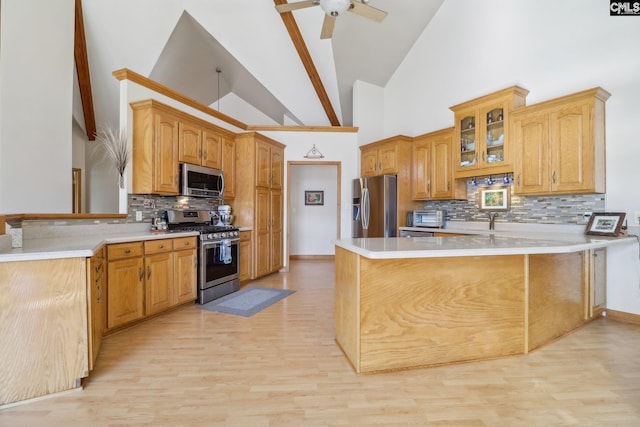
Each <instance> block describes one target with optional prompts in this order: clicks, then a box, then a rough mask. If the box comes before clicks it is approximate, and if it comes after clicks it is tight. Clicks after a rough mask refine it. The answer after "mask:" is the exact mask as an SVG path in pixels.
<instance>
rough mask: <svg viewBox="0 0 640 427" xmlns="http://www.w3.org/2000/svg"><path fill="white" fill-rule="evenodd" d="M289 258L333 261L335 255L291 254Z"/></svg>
mask: <svg viewBox="0 0 640 427" xmlns="http://www.w3.org/2000/svg"><path fill="white" fill-rule="evenodd" d="M289 259H295V260H305V261H333V260H334V259H335V256H334V255H289Z"/></svg>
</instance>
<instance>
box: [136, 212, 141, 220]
mask: <svg viewBox="0 0 640 427" xmlns="http://www.w3.org/2000/svg"><path fill="white" fill-rule="evenodd" d="M136 221H142V211H136Z"/></svg>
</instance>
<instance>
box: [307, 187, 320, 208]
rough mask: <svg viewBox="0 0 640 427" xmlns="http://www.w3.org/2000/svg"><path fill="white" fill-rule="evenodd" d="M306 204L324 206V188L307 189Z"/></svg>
mask: <svg viewBox="0 0 640 427" xmlns="http://www.w3.org/2000/svg"><path fill="white" fill-rule="evenodd" d="M304 204H305V205H306V206H322V205H324V191H322V190H305V192H304Z"/></svg>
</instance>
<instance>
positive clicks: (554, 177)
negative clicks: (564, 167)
mask: <svg viewBox="0 0 640 427" xmlns="http://www.w3.org/2000/svg"><path fill="white" fill-rule="evenodd" d="M551 179H552V180H553V183H554V184H555V183H556V171H553V176H552V177H551Z"/></svg>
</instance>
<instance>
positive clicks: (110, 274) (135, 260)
mask: <svg viewBox="0 0 640 427" xmlns="http://www.w3.org/2000/svg"><path fill="white" fill-rule="evenodd" d="M143 254H144V249H143V245H142V242H134V243H121V244H115V245H109V246H107V260H108V269H107V329H112V328H116V327H118V326H120V325H124V324H125V323H129V322H132V321H134V320H138V319H141V318H142V317H144V259H143Z"/></svg>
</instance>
